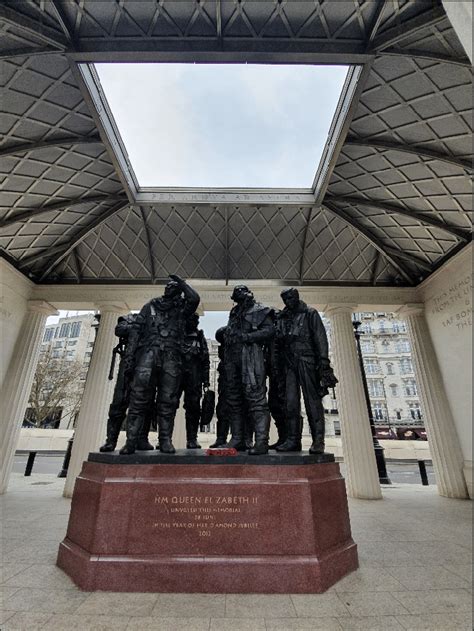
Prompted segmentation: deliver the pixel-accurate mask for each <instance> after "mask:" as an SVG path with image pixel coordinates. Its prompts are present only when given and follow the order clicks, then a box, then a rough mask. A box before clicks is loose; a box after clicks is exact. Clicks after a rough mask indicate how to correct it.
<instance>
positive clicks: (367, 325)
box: [360, 322, 372, 333]
mask: <svg viewBox="0 0 474 631" xmlns="http://www.w3.org/2000/svg"><path fill="white" fill-rule="evenodd" d="M360 330H361V331H363V332H364V333H372V326H371V324H370V322H363V323H362V326H361V327H360Z"/></svg>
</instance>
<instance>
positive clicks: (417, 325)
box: [398, 304, 468, 498]
mask: <svg viewBox="0 0 474 631" xmlns="http://www.w3.org/2000/svg"><path fill="white" fill-rule="evenodd" d="M423 312H424V305H423V304H410V305H405V306H404V307H402V308H401V309H400V310H399V311H398V313H399V315H400V317H402V318H404V319H405V320H406V323H407V328H408V334H409V337H410V344H411V349H412V357H413V363H414V365H415V375H416V381H417V384H418V389H419V393H420V403H421V407H422V410H423V420H424V423H425V427H426V433H427V436H428V442H429V444H430V451H431V456H432V459H433V468H434V471H435V475H436V482H437V485H438V492H439V494H440V495H444V496H446V497H456V498H465V497H467V496H468V494H467V488H466V482H465V479H464V475H463V464H464V460H463V455H462V452H461V446H460V444H459V438H458V435H457V432H456V427H455V425H454V419H453V415H452V413H451V409H450V407H449V403H448V399H447V396H446V392H445V389H444V384H443V379H442V377H441V372H440V369H439V365H438V360H437V358H436V354H435V350H434V348H433V344H432V342H431V336H430V333H429V330H428V325H427V324H426V320H425V316H424V313H423Z"/></svg>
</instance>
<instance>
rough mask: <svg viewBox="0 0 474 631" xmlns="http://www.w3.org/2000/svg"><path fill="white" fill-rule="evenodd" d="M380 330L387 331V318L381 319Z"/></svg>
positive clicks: (381, 331)
mask: <svg viewBox="0 0 474 631" xmlns="http://www.w3.org/2000/svg"><path fill="white" fill-rule="evenodd" d="M379 331H380V333H386V332H387V322H386V321H385V320H379Z"/></svg>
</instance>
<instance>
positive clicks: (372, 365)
mask: <svg viewBox="0 0 474 631" xmlns="http://www.w3.org/2000/svg"><path fill="white" fill-rule="evenodd" d="M364 366H365V370H366V371H367V374H369V375H375V374H377V373H379V372H380V365H379V362H378V361H377V360H376V359H364Z"/></svg>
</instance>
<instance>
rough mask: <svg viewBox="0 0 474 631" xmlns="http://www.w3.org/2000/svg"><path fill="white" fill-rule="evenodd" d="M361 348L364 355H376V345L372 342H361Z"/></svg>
mask: <svg viewBox="0 0 474 631" xmlns="http://www.w3.org/2000/svg"><path fill="white" fill-rule="evenodd" d="M360 347H361V349H362V352H363V353H375V345H374V343H373V341H372V340H361V341H360Z"/></svg>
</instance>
